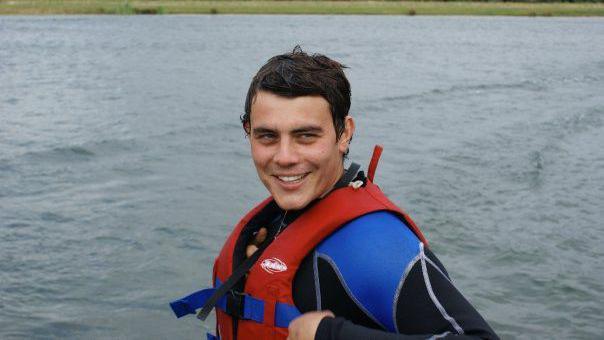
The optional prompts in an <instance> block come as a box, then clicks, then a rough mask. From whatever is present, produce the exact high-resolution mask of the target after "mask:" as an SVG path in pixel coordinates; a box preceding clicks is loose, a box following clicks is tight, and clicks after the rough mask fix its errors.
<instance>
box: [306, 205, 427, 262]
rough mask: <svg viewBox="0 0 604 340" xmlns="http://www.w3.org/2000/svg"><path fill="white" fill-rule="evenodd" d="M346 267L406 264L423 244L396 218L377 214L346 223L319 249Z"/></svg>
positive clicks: (320, 245)
mask: <svg viewBox="0 0 604 340" xmlns="http://www.w3.org/2000/svg"><path fill="white" fill-rule="evenodd" d="M316 250H317V251H318V253H319V254H324V255H328V256H330V257H333V259H334V260H337V262H338V263H342V264H344V262H346V261H351V260H353V261H354V262H356V263H358V262H357V261H362V262H369V263H372V262H381V261H383V260H385V259H387V260H388V262H393V261H396V262H398V263H407V262H409V261H410V260H412V259H413V258H414V257H415V256H417V255H418V254H419V252H420V241H419V239H418V238H417V236H415V234H414V233H413V232H412V231H411V230H410V229H409V227H408V226H407V225H406V224H405V222H403V221H402V220H401V219H400V218H399V217H398V216H397V215H395V214H393V213H391V212H387V211H378V212H373V213H370V214H367V215H364V216H361V217H358V218H356V219H354V220H352V221H350V222H348V223H346V224H345V225H344V226H342V228H340V229H339V230H338V231H336V232H334V233H333V234H331V235H330V236H329V237H327V238H326V239H325V240H323V241H322V242H321V243H320V244H319V245H318V247H317V249H316Z"/></svg>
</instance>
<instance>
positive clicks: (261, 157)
mask: <svg viewBox="0 0 604 340" xmlns="http://www.w3.org/2000/svg"><path fill="white" fill-rule="evenodd" d="M251 149H252V159H253V160H254V164H256V166H257V167H258V166H264V165H266V163H268V161H270V159H271V155H270V153H269V152H268V150H267V149H266V148H264V147H262V146H260V145H257V144H254V143H252V145H251Z"/></svg>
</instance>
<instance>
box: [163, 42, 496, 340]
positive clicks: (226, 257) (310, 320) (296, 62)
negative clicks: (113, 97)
mask: <svg viewBox="0 0 604 340" xmlns="http://www.w3.org/2000/svg"><path fill="white" fill-rule="evenodd" d="M342 69H343V66H342V65H341V64H339V63H338V62H336V61H334V60H331V59H329V58H327V57H325V56H322V55H312V56H311V55H307V54H306V53H304V52H302V51H301V49H300V48H299V47H296V48H295V49H294V50H293V52H292V53H288V54H284V55H279V56H276V57H273V58H271V59H270V60H269V61H268V62H267V63H266V64H265V65H264V66H263V67H262V68H261V69H260V70H259V72H258V74H256V76H255V77H254V79H253V80H252V83H251V85H250V88H249V91H248V94H247V99H246V104H245V114H244V115H243V116H242V117H241V119H242V123H243V127H244V130H245V132H246V134H247V135H248V137H249V141H250V146H251V153H252V158H253V160H254V164H255V166H256V170H257V172H258V176H259V178H260V180H261V181H262V183H263V184H264V185H265V187H266V188H267V189H268V191H269V192H270V194H271V197H270V198H269V199H267V200H265V201H264V202H262V203H261V204H260V205H258V206H257V207H256V208H254V209H253V210H252V211H250V212H249V213H248V214H247V215H246V216H245V217H244V218H243V219H242V221H241V222H240V223H239V224H238V225H237V226H236V228H235V230H234V232H233V233H232V234H231V236H230V237H229V238H228V240H227V241H226V244H225V246H224V247H223V249H222V251H221V253H220V255H219V256H218V258H217V260H216V262H215V265H214V285H215V287H216V288H212V289H208V290H204V291H200V292H197V293H194V294H192V295H190V296H188V297H186V298H184V299H181V300H178V301H175V302H174V303H172V307H173V310H174V311H175V313H177V315H178V316H182V315H184V314H187V313H194V312H195V309H196V308H199V307H202V306H203V308H202V310H201V312H200V314H199V316H200V317H201V318H205V316H206V315H207V313H208V312H209V310H211V308H212V307H213V306H216V309H217V311H216V313H217V331H218V335H219V336H220V337H221V338H222V339H264V338H278V339H284V338H286V337H287V338H289V339H398V338H402V339H404V338H430V337H435V338H441V337H449V336H450V337H453V336H455V337H478V338H496V335H495V334H494V332H493V331H492V329H491V328H490V327H489V326H488V324H487V323H486V322H485V321H484V319H483V318H482V317H481V316H480V315H479V314H478V312H477V311H476V310H475V309H474V308H473V307H472V306H471V305H470V304H469V303H468V302H467V300H466V299H465V298H464V297H463V296H462V295H461V294H460V293H459V292H458V291H457V290H456V289H455V287H454V286H453V284H452V283H451V281H450V279H449V276H448V274H447V272H446V270H445V269H444V267H443V266H442V264H441V263H440V262H439V261H438V259H437V258H436V257H435V256H434V254H432V252H430V250H429V249H428V248H427V246H426V240H425V239H424V237H423V235H422V233H421V232H420V231H419V229H418V228H417V227H416V226H415V224H414V223H413V221H412V220H411V219H410V218H409V217H408V216H407V215H406V214H405V213H404V212H402V211H401V210H400V209H399V208H397V207H396V206H395V205H394V204H392V203H391V202H390V201H389V200H388V199H387V198H386V197H385V196H384V195H383V193H382V192H381V191H380V190H379V188H377V186H375V185H374V184H373V183H372V182H373V174H374V172H375V167H376V165H377V159H378V158H379V155H374V156H375V157H374V158H373V159H372V162H371V164H370V166H369V170H368V173H367V176H365V174H364V172H362V171H361V172H359V171H358V168H357V167H356V165H355V164H354V163H353V165H351V167H350V168H349V169H347V170H345V169H344V158H345V156H346V154H347V153H348V147H349V143H350V140H351V139H352V136H353V133H354V129H355V125H354V120H353V119H352V117H350V116H349V115H348V111H349V109H350V85H349V83H348V80H347V79H346V77H345V75H344V72H343V70H342ZM395 333H398V334H395Z"/></svg>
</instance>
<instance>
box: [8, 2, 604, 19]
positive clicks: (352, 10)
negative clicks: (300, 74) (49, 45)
mask: <svg viewBox="0 0 604 340" xmlns="http://www.w3.org/2000/svg"><path fill="white" fill-rule="evenodd" d="M2 14H23V15H35V14H384V15H514V16H604V3H602V2H595V3H561V2H548V3H534V2H490V1H489V2H473V1H299V0H295V1H255V0H251V1H250V0H248V1H236V0H235V1H230V0H222V1H204V0H200V1H198V0H0V15H2Z"/></svg>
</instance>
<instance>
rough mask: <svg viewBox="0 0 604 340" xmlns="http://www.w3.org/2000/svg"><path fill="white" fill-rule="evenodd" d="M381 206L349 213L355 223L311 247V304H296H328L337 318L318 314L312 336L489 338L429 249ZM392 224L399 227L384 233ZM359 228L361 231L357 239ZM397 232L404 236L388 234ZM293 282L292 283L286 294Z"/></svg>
mask: <svg viewBox="0 0 604 340" xmlns="http://www.w3.org/2000/svg"><path fill="white" fill-rule="evenodd" d="M380 214H381V215H380ZM384 214H387V213H378V214H375V216H373V217H376V218H377V220H375V221H373V220H371V219H372V216H371V215H367V216H366V217H363V218H362V219H361V220H359V221H357V222H362V223H356V225H354V224H351V225H350V226H345V227H344V228H348V227H351V229H349V230H346V229H344V230H343V231H342V232H340V233H339V234H334V235H332V237H330V238H329V239H328V240H326V242H324V243H323V244H322V245H320V246H319V247H317V249H316V251H315V254H314V261H315V262H314V265H313V267H314V270H313V272H314V275H313V276H315V279H314V281H315V289H316V291H317V292H319V294H316V292H315V294H316V295H317V301H316V306H308V305H307V306H300V307H302V308H301V310H302V311H308V310H312V307H316V308H317V309H323V310H326V309H328V310H331V311H333V312H334V313H335V315H337V316H339V317H340V318H335V319H334V318H324V319H322V320H321V322H320V324H318V330H317V332H316V339H368V338H370V339H405V338H430V337H433V336H436V337H452V336H459V335H464V336H466V337H467V336H470V337H476V338H497V336H496V335H495V333H494V332H493V330H492V329H491V328H490V327H489V325H488V324H487V323H486V322H485V321H484V319H483V318H482V317H481V316H480V314H479V313H478V312H477V311H476V310H475V309H474V308H473V307H472V305H471V304H470V303H469V302H468V301H467V300H466V299H465V298H464V297H463V295H462V294H461V293H460V292H459V291H458V290H457V289H456V288H455V286H454V285H453V284H452V282H451V281H450V279H449V277H448V274H447V273H446V271H445V269H444V267H443V266H442V264H441V263H440V262H439V261H438V259H437V258H436V256H434V254H432V253H431V252H430V250H429V249H424V247H423V244H421V243H420V242H419V240H418V239H417V237H415V236H414V235H413V234H412V233H410V232H408V229H407V228H406V226H405V225H404V223H403V222H402V221H400V220H399V219H397V218H392V217H393V216H392V215H390V216H384ZM374 222H376V223H378V224H379V226H377V225H375V223H374ZM372 224H373V225H372ZM355 228H356V230H355ZM397 228H399V231H400V230H401V229H402V228H404V229H402V230H404V231H403V232H396V233H395V234H392V231H393V230H397ZM359 232H360V233H361V235H362V234H363V233H369V235H367V236H363V239H361V240H359V238H358V237H357V236H358V233H359ZM355 234H356V236H355ZM400 237H403V238H404V240H401V239H397V240H393V239H394V238H400ZM365 238H367V240H365ZM366 241H367V242H369V243H370V246H369V248H366V243H367V242H366ZM306 267H308V265H306ZM301 269H303V268H302V267H301ZM302 275H305V274H304V271H302ZM306 275H307V276H309V275H308V274H306ZM309 279H310V278H309V277H307V279H306V280H304V281H306V282H309V281H310V280H309ZM296 282H298V280H296ZM300 282H301V281H300ZM311 282H312V281H311ZM301 286H302V285H301V284H299V282H298V284H297V285H294V297H296V292H297V291H300V290H302V289H301V288H300V287H301ZM307 295H308V294H307ZM299 300H300V299H295V301H299ZM300 307H299V308H300ZM342 317H343V318H342ZM306 318H307V317H306V316H305V315H304V316H302V317H301V318H300V320H299V321H298V322H297V323H295V324H294V323H292V326H296V327H308V325H305V322H304V321H305V319H306ZM308 319H310V318H308ZM313 321H314V324H313V326H314V325H317V323H316V321H317V320H313ZM293 331H296V329H293ZM396 333H399V334H396ZM403 334H404V335H403Z"/></svg>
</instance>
